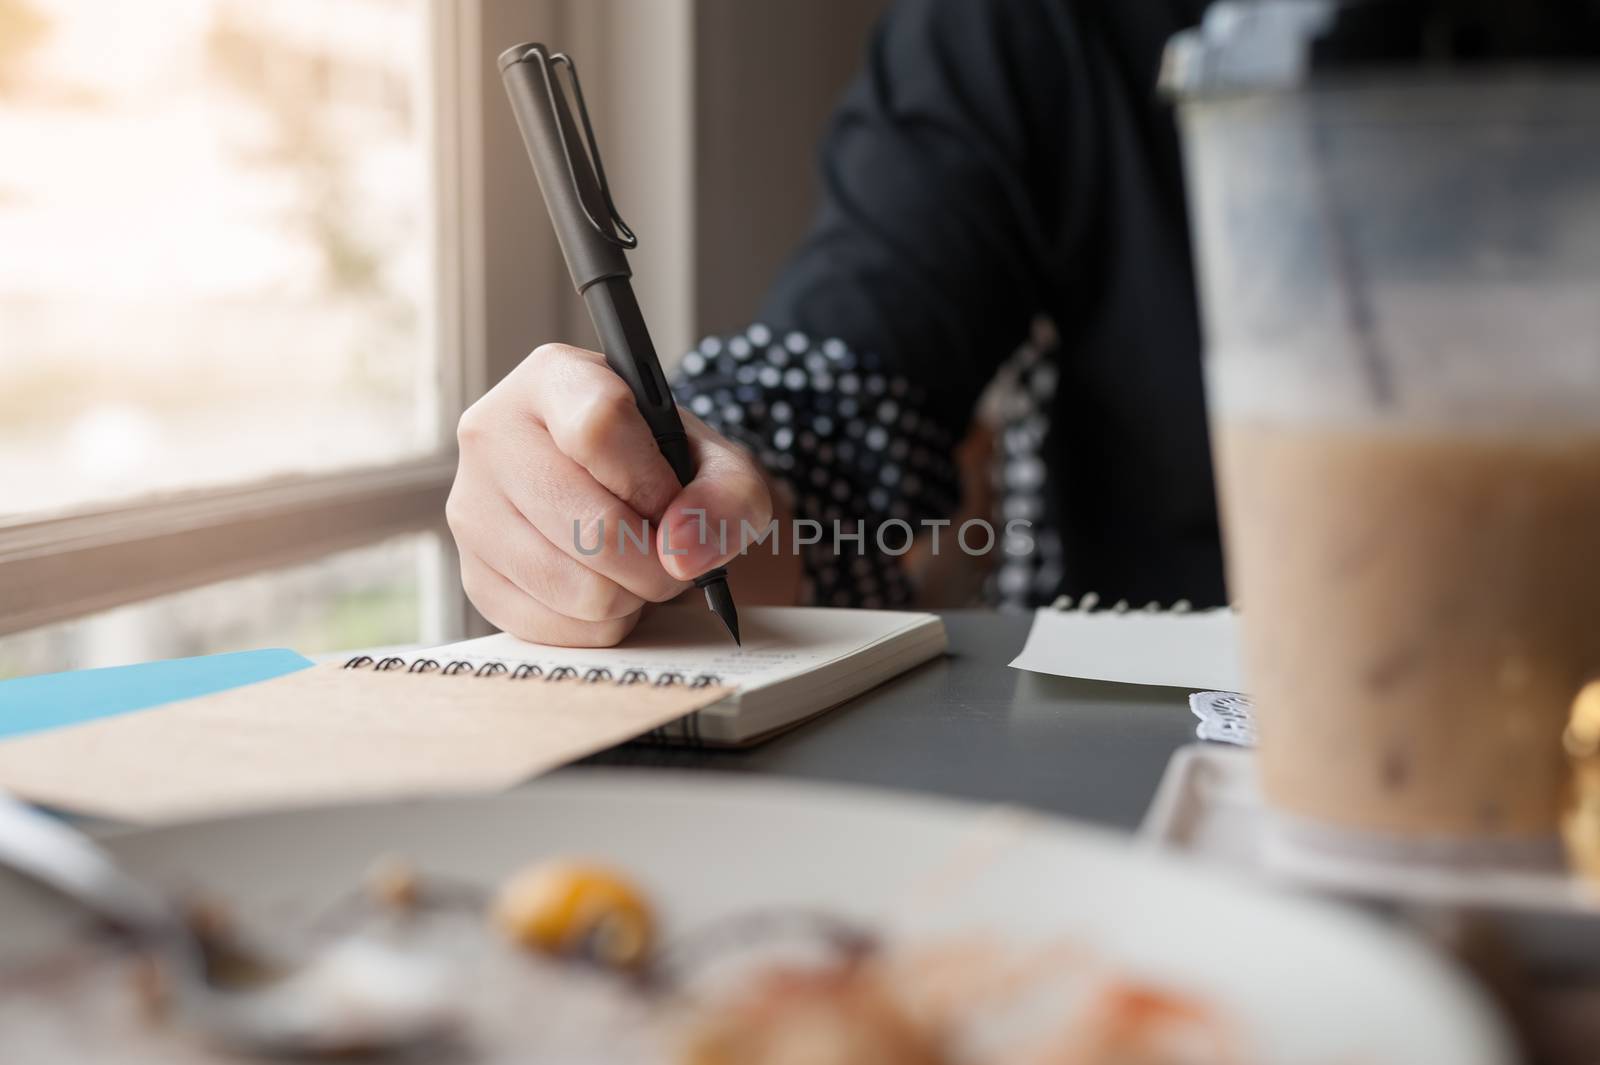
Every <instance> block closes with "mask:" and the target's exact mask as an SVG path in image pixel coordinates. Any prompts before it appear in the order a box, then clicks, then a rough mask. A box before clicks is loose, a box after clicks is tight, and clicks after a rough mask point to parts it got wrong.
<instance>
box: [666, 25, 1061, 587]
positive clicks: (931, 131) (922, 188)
mask: <svg viewBox="0 0 1600 1065" xmlns="http://www.w3.org/2000/svg"><path fill="white" fill-rule="evenodd" d="M1057 15H1058V11H1057V9H1056V8H1055V7H1053V6H1052V5H1050V4H1049V3H1048V2H1047V0H901V2H900V3H898V4H897V5H896V6H895V7H894V8H893V9H892V10H891V11H890V12H889V14H888V15H887V16H886V17H885V19H884V20H883V22H882V23H881V25H880V26H879V28H878V29H877V31H876V33H875V34H874V37H873V40H872V43H871V45H870V48H869V51H868V56H867V62H866V66H865V69H864V70H863V71H862V73H861V74H860V75H859V76H858V78H857V79H856V81H855V83H854V85H853V86H852V87H851V88H850V89H849V91H848V92H847V94H846V96H845V98H844V100H843V102H842V104H841V106H840V108H839V111H838V113H837V114H836V116H835V117H834V119H833V122H832V124H831V128H830V131H829V133H828V134H827V136H826V138H825V139H824V142H823V144H822V148H821V160H820V163H821V179H822V206H821V208H820V211H819V213H818V216H817V218H816V221H815V223H814V225H813V228H812V230H811V232H810V234H809V235H808V236H807V238H806V239H805V241H804V243H803V244H802V245H801V247H800V249H799V250H798V251H797V253H796V254H795V256H794V257H793V259H792V260H791V261H790V262H789V264H788V265H787V266H786V267H785V268H784V270H783V272H782V274H781V275H780V277H779V278H778V280H777V282H776V284H775V285H774V286H773V288H772V290H771V292H770V294H769V296H768V298H767V300H766V302H765V304H764V306H763V308H762V311H761V314H760V324H757V325H755V326H752V327H751V328H750V329H748V330H746V331H745V332H744V333H742V334H739V335H733V336H727V337H712V338H708V339H707V340H706V341H704V342H702V343H701V345H700V347H699V348H698V349H697V350H696V351H695V352H692V353H690V355H689V356H688V357H687V358H686V359H685V360H684V363H683V365H682V367H681V369H680V372H679V378H678V381H677V384H676V391H677V394H678V396H679V398H680V400H681V401H682V402H683V403H684V404H685V405H686V406H687V407H688V408H689V409H691V410H693V411H694V412H695V413H696V414H698V415H700V416H701V417H702V418H704V419H705V420H706V421H708V422H709V423H711V424H712V425H713V426H715V427H716V428H718V429H719V430H721V431H722V432H724V433H725V434H727V435H728V436H730V437H732V438H734V439H737V440H740V441H742V442H744V443H745V444H746V445H748V446H749V447H750V448H751V449H752V450H753V451H754V452H755V453H756V454H757V456H758V457H759V458H760V459H761V461H762V463H763V464H764V465H765V467H766V468H767V469H768V470H769V471H770V472H771V473H772V474H773V475H774V476H775V477H777V478H779V479H780V480H781V482H782V483H783V485H784V486H785V488H786V490H787V491H788V493H789V494H790V495H791V497H792V502H793V504H794V508H795V512H796V515H797V517H799V518H802V519H806V520H811V521H816V522H818V523H819V524H821V525H822V526H823V527H824V529H825V530H826V532H825V535H824V538H823V540H822V542H821V543H818V544H816V545H814V546H813V547H811V548H809V549H807V550H806V551H804V552H803V557H804V562H805V572H806V575H807V578H808V581H807V587H808V598H809V599H810V600H811V601H813V602H818V603H822V604H824V605H841V606H843V605H854V606H880V605H882V606H898V605H903V604H905V603H906V602H908V601H909V599H910V598H911V589H910V588H909V586H908V585H907V583H906V579H905V576H904V573H903V571H902V570H901V568H900V566H899V564H898V561H897V559H898V554H899V553H900V551H899V549H900V547H901V545H902V543H903V542H904V540H905V529H906V527H907V526H911V527H913V528H916V527H918V526H920V523H921V522H922V521H924V520H930V519H942V518H948V517H950V516H951V515H952V514H953V513H955V511H956V509H957V508H958V506H959V503H960V481H959V476H958V471H957V468H956V465H955V460H954V455H953V452H954V448H955V446H956V444H957V442H958V441H959V440H960V438H961V437H962V436H963V435H964V433H965V430H966V426H967V422H968V420H969V419H970V417H971V415H972V409H973V406H974V404H975V402H976V400H977V398H978V395H979V393H980V392H981V391H982V390H983V387H984V386H985V384H987V383H988V381H989V379H990V378H991V377H992V376H993V374H994V372H995V370H996V369H997V368H998V367H999V365H1000V364H1001V363H1002V362H1003V361H1004V360H1005V358H1006V357H1007V356H1008V355H1009V354H1010V353H1011V352H1012V351H1013V350H1014V349H1016V347H1017V346H1018V345H1019V343H1020V342H1021V341H1022V340H1023V339H1024V338H1025V337H1026V335H1027V332H1028V329H1029V325H1030V323H1031V321H1032V319H1033V317H1034V315H1035V314H1036V313H1037V312H1038V311H1039V310H1040V308H1041V307H1042V306H1044V305H1045V304H1044V300H1043V292H1044V288H1045V286H1046V285H1047V284H1048V283H1049V282H1048V280H1047V277H1048V274H1049V263H1050V262H1051V259H1052V255H1053V252H1052V249H1053V248H1054V247H1055V246H1056V244H1057V243H1058V241H1059V237H1058V230H1059V229H1060V228H1061V226H1062V224H1063V223H1062V220H1061V218H1060V217H1059V215H1060V212H1059V210H1058V209H1057V204H1058V203H1059V202H1060V200H1061V198H1062V196H1063V194H1064V192H1063V189H1064V185H1063V179H1062V175H1061V174H1060V173H1059V170H1060V159H1061V154H1062V152H1063V147H1062V146H1061V145H1060V144H1058V143H1057V142H1056V141H1057V139H1056V138H1055V137H1054V136H1053V135H1045V134H1042V133H1041V132H1040V131H1041V130H1044V129H1046V128H1047V127H1049V125H1050V122H1052V121H1055V122H1057V123H1058V119H1057V118H1055V117H1054V112H1055V110H1056V109H1057V108H1059V106H1060V105H1061V98H1060V94H1061V93H1064V92H1065V91H1066V90H1065V88H1064V87H1063V85H1062V84H1061V81H1062V76H1061V73H1060V67H1061V66H1062V63H1063V52H1062V44H1061V40H1060V38H1059V36H1058V31H1059V30H1060V27H1059V26H1057V25H1055V23H1054V21H1053V19H1054V18H1055V17H1057ZM858 520H859V521H861V522H862V525H863V529H864V535H863V537H862V540H861V541H854V540H851V539H849V534H850V532H852V531H854V529H855V527H856V525H855V523H856V522H857V521H858ZM835 523H842V524H843V525H844V528H845V530H846V532H845V537H846V538H845V539H843V540H841V541H838V542H835V541H833V539H832V538H831V533H832V532H833V530H834V529H835V528H836V527H837V526H836V524H835ZM885 544H887V545H888V550H885V549H884V545H885Z"/></svg>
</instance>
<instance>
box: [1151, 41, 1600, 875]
mask: <svg viewBox="0 0 1600 1065" xmlns="http://www.w3.org/2000/svg"><path fill="white" fill-rule="evenodd" d="M1180 113H1181V122H1182V127H1183V133H1184V145H1185V156H1186V166H1187V173H1188V185H1189V195H1190V203H1191V214H1192V224H1193V226H1194V229H1195V234H1196V257H1197V261H1198V266H1199V280H1200V287H1201V303H1202V308H1203V320H1204V328H1205V337H1206V382H1207V390H1208V404H1209V408H1210V413H1211V422H1212V432H1213V439H1214V446H1215V449H1216V453H1217V468H1218V481H1219V492H1220V498H1221V505H1222V515H1223V525H1224V536H1225V543H1226V550H1227V561H1228V571H1229V579H1230V587H1231V590H1232V593H1233V596H1234V598H1235V600H1236V602H1237V603H1238V604H1239V606H1240V608H1241V612H1242V622H1243V627H1244V637H1245V645H1246V663H1247V675H1248V678H1249V683H1250V687H1251V692H1252V695H1253V696H1254V697H1255V700H1256V704H1257V707H1258V713H1259V727H1260V743H1261V747H1260V765H1261V773H1262V783H1263V786H1264V789H1265V792H1266V795H1267V797H1268V799H1269V801H1270V802H1271V803H1272V804H1273V806H1274V807H1275V808H1276V809H1277V810H1279V811H1282V812H1285V813H1287V814H1289V815H1291V816H1292V817H1294V818H1297V819H1302V820H1304V821H1305V822H1306V823H1308V824H1311V825H1316V826H1324V827H1327V828H1329V829H1330V830H1332V831H1334V832H1339V831H1347V832H1350V833H1354V834H1356V835H1358V836H1360V837H1363V838H1379V837H1387V838H1389V839H1391V840H1394V841H1399V842H1400V843H1401V844H1402V845H1403V846H1411V845H1413V844H1416V843H1419V842H1421V841H1424V840H1434V841H1440V842H1442V843H1443V844H1445V845H1447V846H1450V845H1457V844H1459V845H1462V846H1465V845H1468V844H1471V845H1473V846H1475V847H1477V846H1481V845H1482V844H1483V843H1485V842H1486V841H1487V842H1489V843H1491V844H1501V843H1503V844H1505V845H1506V846H1507V847H1508V848H1517V847H1521V846H1523V845H1524V844H1529V843H1535V842H1537V841H1540V840H1544V839H1548V838H1549V837H1550V836H1551V834H1552V833H1553V832H1554V830H1555V829H1556V827H1557V822H1558V817H1559V814H1560V811H1561V808H1562V805H1563V801H1564V787H1565V765H1564V760H1563V753H1562V746H1561V732H1562V729H1563V726H1564V723H1565V720H1566V715H1567V712H1568V708H1569V706H1570V704H1571V700H1572V698H1573V696H1574V695H1575V694H1576V692H1577V691H1578V689H1579V687H1580V686H1581V685H1582V684H1583V682H1584V681H1585V680H1586V679H1589V678H1591V677H1594V676H1596V675H1600V73H1595V72H1584V71H1581V70H1572V69H1568V70H1564V71H1553V70H1549V69H1545V70H1540V69H1537V68H1528V69H1524V70H1510V71H1507V70H1498V71H1496V72H1495V73H1493V74H1492V75H1491V74H1482V75H1478V76H1474V77H1471V78H1463V77H1461V76H1459V75H1455V76H1450V77H1426V76H1421V75H1411V76H1407V75H1401V74H1389V75H1386V76H1382V77H1365V78H1363V77H1346V78H1340V79H1327V80H1326V81H1324V82H1321V83H1317V84H1313V85H1311V86H1308V87H1302V88H1299V89H1297V90H1295V91H1282V92H1243V93H1224V94H1210V95H1203V96H1197V97H1194V98H1190V99H1185V100H1183V101H1182V102H1181V104H1180Z"/></svg>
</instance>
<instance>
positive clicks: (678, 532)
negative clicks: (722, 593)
mask: <svg viewBox="0 0 1600 1065" xmlns="http://www.w3.org/2000/svg"><path fill="white" fill-rule="evenodd" d="M664 554H665V555H666V557H667V558H668V559H671V560H672V561H671V562H670V563H669V564H668V565H669V568H671V569H675V570H677V571H678V573H680V574H681V575H682V576H683V577H684V579H686V580H688V579H693V578H695V577H698V576H700V574H702V573H704V572H705V571H706V570H708V569H710V568H711V567H712V566H713V565H715V564H716V561H717V559H718V558H720V557H721V555H722V547H721V545H720V544H718V543H717V530H716V526H715V525H713V524H712V523H710V522H708V521H705V520H704V519H703V518H702V517H701V516H699V515H688V516H684V517H679V518H677V519H676V520H674V521H673V522H672V523H671V524H670V525H668V526H667V542H666V544H665V552H664Z"/></svg>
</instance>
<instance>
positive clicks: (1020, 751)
mask: <svg viewBox="0 0 1600 1065" xmlns="http://www.w3.org/2000/svg"><path fill="white" fill-rule="evenodd" d="M942 616H943V617H944V621H945V625H946V627H947V629H948V631H949V634H950V652H949V654H948V655H946V656H945V657H943V658H940V659H937V660H935V661H932V662H928V663H926V664H924V665H922V666H919V667H917V668H916V669H914V670H912V671H911V672H909V673H906V674H903V675H902V676H900V677H897V678H895V679H893V680H891V681H889V682H888V683H886V684H883V685H881V686H879V687H877V688H874V689H873V690H872V691H870V692H867V693H865V694H863V695H861V696H858V697H857V698H855V699H852V700H851V701H849V702H847V703H845V704H843V705H842V706H839V707H836V708H835V709H833V710H832V711H830V712H828V713H827V714H824V715H822V716H820V717H817V718H815V719H814V720H812V721H809V722H806V723H805V724H803V725H801V726H799V727H798V728H795V729H793V730H791V731H789V732H786V733H783V734H781V735H779V736H776V737H774V738H773V739H771V740H768V741H767V742H765V743H763V744H761V745H759V746H756V747H752V748H750V749H747V750H737V751H728V750H689V749H682V748H666V747H651V746H646V745H642V744H629V745H626V746H623V747H617V748H613V749H611V750H609V751H605V752H602V753H601V754H598V755H595V756H594V757H592V758H589V759H587V760H586V761H585V762H584V763H583V764H585V765H607V766H618V765H643V766H651V767H680V768H685V769H710V770H731V771H743V772H755V773H776V774H780V775H785V776H794V777H807V778H812V779H818V780H830V781H843V782H848V783H853V784H867V785H873V786H877V787H885V788H900V789H911V790H916V791H923V792H931V793H934V794H939V795H947V796H952V797H957V798H966V799H978V800H983V801H988V802H1009V803H1020V804H1023V805H1026V806H1030V807H1033V808H1035V809H1039V810H1045V811H1049V812H1051V813H1056V814H1061V815H1064V816H1067V817H1073V818H1078V819H1082V820H1086V821H1092V822H1097V823H1100V824H1104V825H1110V826H1114V827H1117V828H1123V829H1133V828H1135V827H1137V825H1138V823H1139V820H1140V818H1141V817H1143V815H1144V811H1145V807H1146V806H1147V805H1148V804H1149V802H1150V798H1151V796H1152V795H1153V794H1154V792H1155V787H1156V783H1157V782H1158V781H1159V780H1160V777H1161V772H1162V770H1163V769H1164V768H1165V767H1166V764H1167V759H1168V758H1169V757H1170V756H1171V754H1172V752H1173V750H1175V749H1176V748H1177V747H1179V746H1181V745H1182V744H1184V743H1187V742H1189V741H1191V740H1193V738H1194V725H1195V722H1194V718H1193V717H1192V716H1191V715H1190V714H1189V710H1188V692H1187V691H1186V690H1184V689H1179V688H1152V687H1140V686H1133V685H1124V684H1106V683H1101V682H1097V681H1082V680H1069V679H1066V678H1064V677H1050V676H1044V675H1042V674H1038V673H1028V672H1025V671H1023V670H1017V669H1012V668H1011V667H1010V666H1009V665H1007V663H1009V662H1010V661H1011V659H1012V658H1013V657H1015V656H1016V654H1017V652H1018V651H1019V650H1021V649H1022V643H1023V640H1024V639H1025V638H1026V637H1027V634H1028V626H1029V623H1030V622H1031V620H1032V619H1031V617H1029V616H1027V615H1010V614H995V613H991V612H986V611H977V610H956V611H948V612H945V613H943V615H942Z"/></svg>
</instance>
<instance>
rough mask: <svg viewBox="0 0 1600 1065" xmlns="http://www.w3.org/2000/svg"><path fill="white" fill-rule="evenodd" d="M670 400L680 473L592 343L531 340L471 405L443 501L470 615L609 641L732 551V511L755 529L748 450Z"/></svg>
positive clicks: (575, 642)
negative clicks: (526, 351)
mask: <svg viewBox="0 0 1600 1065" xmlns="http://www.w3.org/2000/svg"><path fill="white" fill-rule="evenodd" d="M681 413H682V416H683V423H684V428H685V429H686V430H687V431H688V434H689V441H690V446H691V447H692V449H693V451H694V455H695V469H696V471H697V472H696V474H695V477H694V480H693V481H691V482H690V483H689V484H687V485H679V484H678V479H677V477H676V476H675V475H674V474H673V472H672V467H670V466H669V465H667V461H666V459H665V458H663V457H662V455H661V452H660V451H659V450H658V449H657V447H656V444H655V440H654V438H653V437H652V436H651V433H650V429H649V427H648V426H647V425H646V423H645V420H644V417H643V416H642V415H641V414H640V413H639V409H638V407H637V406H635V404H634V401H633V395H632V393H630V392H629V391H628V387H627V385H625V384H624V383H623V382H622V380H621V378H619V377H617V376H616V374H614V373H612V372H611V370H610V369H609V368H608V367H607V366H606V364H605V359H604V357H603V356H601V355H599V354H597V353H595V352H592V351H584V350H582V349H580V348H574V347H569V346H567V345H565V344H546V345H543V346H541V347H539V348H537V349H535V350H534V352H533V354H531V355H529V356H528V357H527V358H526V359H524V360H523V361H522V363H521V364H520V365H519V366H518V367H517V368H516V369H515V370H513V371H512V372H511V373H509V374H507V375H506V377H505V379H504V380H502V381H501V382H500V383H499V384H497V385H496V386H495V387H494V388H493V389H491V390H490V391H489V392H488V393H487V394H486V395H484V396H483V398H482V399H480V400H478V402H476V403H474V404H473V405H472V407H471V408H470V409H468V411H467V412H466V413H465V414H464V415H462V417H461V424H460V428H459V430H458V432H457V439H458V441H459V443H460V461H459V465H458V466H457V469H456V479H455V484H454V485H453V486H452V487H451V489H450V498H449V501H448V502H447V503H446V505H445V515H446V518H447V520H448V521H449V524H450V531H451V533H452V534H453V535H454V536H455V540H456V546H457V548H458V549H459V551H460V553H461V583H462V585H463V587H464V588H465V589H466V593H467V597H468V598H469V599H471V600H472V603H473V605H474V606H476V607H477V608H478V611H479V613H481V614H482V615H483V616H484V617H485V618H487V619H488V620H489V621H490V622H491V623H492V624H494V625H495V626H497V627H499V628H501V629H504V630H505V631H507V632H509V633H511V634H513V635H515V636H518V637H520V638H522V639H524V640H531V641H533V642H536V643H548V644H560V645H564V646H569V647H608V646H611V645H612V644H615V643H617V642H618V641H620V640H621V639H622V638H623V637H624V636H626V635H627V634H628V633H629V632H630V631H631V630H632V629H633V626H634V625H635V624H636V623H637V622H638V620H639V615H640V612H641V610H642V609H643V607H644V605H645V604H646V603H649V602H656V603H659V602H664V601H666V600H668V599H671V598H673V597H674V596H676V595H678V594H679V593H680V592H682V591H683V590H684V589H685V588H687V587H689V584H690V582H691V581H692V580H693V579H694V578H695V577H698V576H699V575H700V574H702V573H704V572H706V571H707V570H709V569H711V568H713V567H714V566H718V565H721V564H723V563H725V562H726V561H727V560H728V559H729V558H730V557H731V556H732V555H734V554H735V553H737V551H738V545H739V539H740V537H739V531H740V529H741V525H740V523H741V522H742V521H743V522H748V523H749V524H750V525H751V526H753V527H755V528H758V529H764V528H765V527H766V525H767V523H768V521H769V520H770V519H771V517H772V497H771V494H770V493H769V491H768V489H767V484H766V481H765V480H764V478H763V477H762V474H761V471H760V468H759V467H758V466H757V465H756V463H755V461H754V459H752V458H751V457H750V455H749V454H748V453H747V452H746V451H745V450H744V449H742V448H740V447H739V446H737V445H736V444H733V443H731V442H730V441H728V440H727V439H726V438H724V437H722V436H721V435H719V434H718V433H716V432H714V431H713V430H712V429H711V428H710V427H708V426H707V425H706V424H705V423H704V422H702V421H701V420H700V419H698V418H696V417H694V416H693V415H692V414H690V413H689V412H688V411H682V412H681ZM719 522H726V528H727V529H728V530H729V533H728V536H727V538H726V541H725V542H724V541H722V540H721V538H719V536H718V535H717V530H718V529H719V528H720V527H722V526H720V525H719ZM602 530H603V537H601V538H600V540H599V541H598V542H597V539H596V538H597V536H599V535H600V533H601V532H602ZM663 538H665V539H663ZM641 542H642V543H643V545H644V546H643V547H641V546H640V543H641ZM668 545H670V551H669V550H668ZM597 548H598V549H597Z"/></svg>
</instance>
